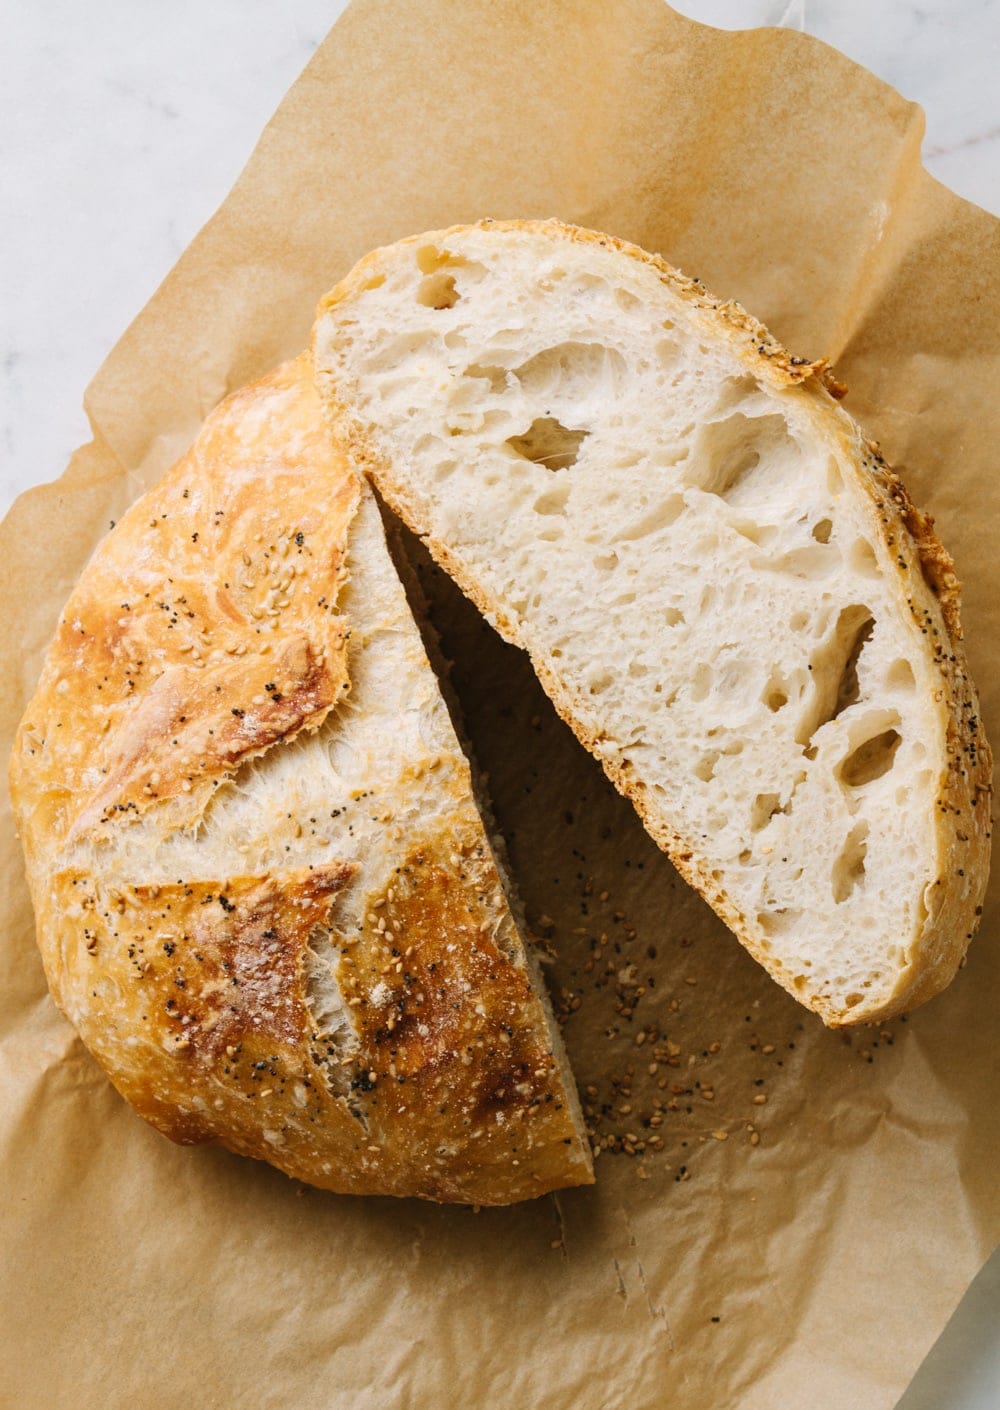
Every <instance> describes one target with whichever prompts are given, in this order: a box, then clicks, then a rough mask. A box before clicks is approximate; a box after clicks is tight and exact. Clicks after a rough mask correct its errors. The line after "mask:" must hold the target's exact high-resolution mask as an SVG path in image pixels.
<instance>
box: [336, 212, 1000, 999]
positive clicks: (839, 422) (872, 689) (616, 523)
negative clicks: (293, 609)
mask: <svg viewBox="0 0 1000 1410" xmlns="http://www.w3.org/2000/svg"><path fill="white" fill-rule="evenodd" d="M313 351H314V359H315V362H316V366H317V374H318V376H319V379H320V388H321V392H322V394H323V396H324V398H325V400H326V402H327V404H328V406H329V408H330V409H331V411H332V413H333V415H334V417H335V418H336V423H337V424H338V425H339V426H340V428H341V432H342V433H343V434H346V436H347V446H348V449H349V451H350V453H351V454H352V456H353V458H354V459H355V461H356V463H357V464H358V465H359V467H361V468H362V469H364V470H365V471H367V472H368V474H370V476H371V477H372V478H373V479H374V481H375V483H376V485H377V487H378V489H379V490H380V491H381V493H382V494H383V495H384V496H385V498H386V500H387V501H388V503H389V504H390V505H391V507H392V508H393V509H395V510H396V511H397V512H398V513H399V514H400V515H401V516H402V518H403V519H404V520H405V521H406V522H407V523H408V524H409V525H410V527H411V528H412V529H414V530H415V531H416V532H417V533H418V534H419V535H420V536H422V537H423V538H424V539H425V540H426V542H427V544H428V546H429V548H430V550H431V552H432V553H433V554H434V555H435V556H436V558H437V559H438V560H439V561H440V563H441V564H442V565H443V566H444V567H445V568H446V569H447V570H448V572H450V573H451V575H452V576H453V577H454V578H455V580H456V581H457V582H458V584H459V585H460V586H461V587H462V588H463V589H464V591H465V592H466V593H467V594H468V595H469V596H470V597H472V598H473V600H474V601H475V602H476V603H477V604H478V606H479V607H480V609H481V610H482V611H483V612H484V614H485V615H486V616H487V617H488V618H489V620H490V621H491V622H493V623H494V624H495V625H496V626H497V628H498V629H499V630H500V632H501V633H502V634H503V635H504V636H505V637H506V638H507V639H508V640H509V641H512V642H514V643H516V644H518V645H520V646H522V647H524V648H525V649H526V650H527V651H528V652H529V653H530V655H531V659H532V662H533V664H534V666H535V669H536V670H537V672H538V674H539V676H540V677H541V680H542V682H543V684H544V685H545V687H546V689H547V690H548V692H549V694H550V695H551V697H552V700H553V702H554V703H555V705H556V707H557V709H558V710H559V711H560V713H561V714H562V715H563V717H564V718H565V719H566V720H567V721H569V723H570V724H571V725H572V727H573V728H574V730H575V731H576V733H577V735H578V736H579V737H580V739H581V740H582V741H583V743H584V744H585V745H587V746H588V747H589V748H590V749H591V750H592V751H593V753H594V754H595V755H596V756H597V758H598V759H599V760H600V761H601V763H602V764H603V766H604V768H605V769H606V771H607V773H608V775H609V776H610V777H611V779H612V780H613V781H614V782H615V783H616V784H617V786H618V787H619V788H620V789H621V790H622V791H623V792H625V793H626V794H628V795H629V796H630V797H631V798H632V800H633V802H634V803H635V805H636V807H637V809H638V811H639V813H640V814H641V816H642V818H643V820H644V822H645V824H646V826H647V828H648V830H649V831H650V833H651V834H652V836H653V837H654V839H655V840H656V841H657V842H658V843H659V845H660V846H661V847H662V848H663V849H664V850H665V851H666V852H667V853H668V854H669V856H670V857H671V858H672V860H673V861H674V863H675V864H676V865H677V867H678V868H679V869H680V871H681V872H682V873H683V874H684V875H685V876H686V877H687V879H688V880H689V881H691V882H692V883H693V884H694V885H695V886H697V887H698V888H699V890H700V891H701V892H702V894H703V895H704V896H705V897H706V899H707V900H708V901H709V902H710V903H711V905H712V906H714V907H715V909H716V910H717V912H718V913H719V915H720V916H721V917H722V918H723V919H724V920H725V921H726V923H727V924H728V925H729V926H730V927H731V928H732V929H733V930H734V931H735V932H736V934H737V936H738V937H739V939H740V940H741V941H742V942H743V944H744V945H745V946H746V947H747V949H748V950H749V951H750V952H751V954H753V955H754V956H755V957H756V958H757V959H758V960H759V961H760V962H761V963H762V964H763V965H764V966H765V967H766V968H767V970H768V971H769V972H770V973H771V974H772V975H773V976H774V978H775V979H777V980H778V982H779V983H781V984H783V985H784V986H785V987H786V988H787V989H788V990H789V991H790V992H791V993H792V994H794V995H795V996H796V998H798V999H800V1000H801V1001H802V1002H803V1003H805V1004H807V1005H808V1006H809V1007H811V1008H813V1009H814V1010H815V1011H816V1012H817V1013H819V1014H820V1015H821V1016H822V1018H823V1019H824V1020H825V1021H826V1022H827V1023H829V1024H832V1025H840V1024H852V1023H861V1022H867V1021H871V1020H874V1019H881V1018H884V1017H886V1016H888V1015H890V1014H892V1013H895V1012H898V1011H900V1010H902V1009H906V1008H910V1007H913V1006H914V1005H916V1004H919V1003H921V1002H923V1001H924V1000H926V999H927V998H929V997H930V996H931V995H932V994H934V993H935V992H937V991H938V990H939V989H941V988H942V987H943V986H944V985H945V984H947V983H948V981H949V980H950V979H951V977H952V976H953V974H954V973H955V970H956V968H957V967H958V965H959V962H960V961H961V959H962V956H963V954H964V951H965V947H966V942H967V940H968V939H969V937H970V934H971V932H972V931H973V930H974V928H975V924H976V916H977V915H978V911H979V903H980V901H981V899H982V895H983V891H984V887H985V882H986V875H987V867H988V845H989V844H988V832H989V784H990V769H991V761H990V753H989V748H988V746H987V744H986V741H985V739H984V737H983V733H982V729H981V726H980V724H979V719H978V709H977V703H976V695H975V691H974V688H973V686H972V683H971V682H970V680H969V676H968V671H967V669H966V663H965V657H964V654H963V650H962V646H961V631H960V627H959V620H958V587H957V583H956V580H955V576H954V573H953V570H952V564H951V561H950V559H949V558H948V556H947V554H946V553H945V552H944V550H943V549H942V547H941V545H940V543H939V542H938V541H937V539H936V537H935V536H934V533H933V528H932V523H931V521H930V520H929V519H928V518H926V517H925V516H923V515H922V514H920V513H919V512H918V511H917V510H915V509H914V508H913V506H912V505H911V504H910V502H909V500H908V499H907V496H906V493H905V491H904V489H903V487H902V485H901V484H900V482H899V480H898V479H897V478H896V477H895V476H894V475H893V474H892V473H891V471H890V470H889V469H888V468H887V467H886V466H885V464H884V463H883V462H882V460H881V459H880V457H879V455H878V453H877V451H876V450H875V448H874V447H873V446H872V445H871V444H869V443H868V442H866V440H865V438H864V437H863V435H862V433H861V432H860V431H859V429H858V428H857V426H856V425H855V424H854V423H853V422H852V420H851V419H850V417H848V416H847V415H846V414H845V413H844V412H843V411H842V410H841V409H840V408H839V407H838V406H837V405H836V403H835V400H834V399H833V397H832V396H831V393H830V391H829V390H828V388H827V385H825V374H824V371H823V368H822V366H821V365H810V364H807V363H805V362H803V361H802V360H800V359H795V358H792V357H789V356H788V354H787V353H785V352H784V351H783V350H782V349H781V348H780V347H779V346H778V345H777V344H776V343H775V342H774V340H773V339H772V338H771V337H770V336H769V334H768V333H767V332H766V330H765V329H764V328H762V327H761V326H760V325H759V324H757V323H756V322H755V321H754V320H753V319H751V318H750V317H748V316H747V315H746V314H745V313H744V312H743V310H742V309H740V308H738V307H736V306H734V305H720V304H719V303H717V302H716V301H715V300H713V299H712V298H710V297H709V295H708V294H707V293H706V292H705V290H704V289H703V288H702V287H701V285H700V284H698V283H696V282H692V281H689V280H687V279H685V278H684V277H683V276H681V275H680V274H678V273H677V272H676V271H675V270H673V269H671V268H670V267H669V266H667V265H666V264H664V263H663V262H662V261H660V260H659V259H657V258H655V257H653V256H650V255H647V254H645V253H644V252H643V251H641V250H639V249H637V248H635V247H633V246H629V245H625V244H623V243H621V242H619V241H617V240H614V239H612V238H610V237H608V236H604V235H599V234H595V233H593V232H589V231H584V230H579V229H575V228H571V227H567V226H564V225H560V224H558V223H556V222H552V221H550V222H535V223H533V222H508V223H504V222H499V223H495V222H489V221H488V222H483V223H482V224H480V225H477V226H471V227H462V228H455V229H451V230H446V231H441V232H435V233H430V234H426V235H421V236H417V237H414V238H413V239H410V240H405V241H402V242H401V243H399V244H397V245H394V246H392V247H390V248H387V249H383V250H379V251H376V252H375V253H373V254H371V255H369V256H368V257H367V258H366V259H364V260H362V262H361V263H360V264H359V265H358V266H357V267H356V268H355V269H354V271H353V272H352V273H351V274H350V275H349V276H348V277H347V278H346V279H345V280H344V281H343V282H342V283H341V284H339V285H338V286H337V287H336V288H335V289H334V290H333V291H332V292H331V293H330V294H329V295H328V296H327V298H326V299H325V300H324V302H323V303H322V305H321V307H320V312H319V317H318V320H317V324H316V327H315V332H314V341H313ZM835 390H836V388H835Z"/></svg>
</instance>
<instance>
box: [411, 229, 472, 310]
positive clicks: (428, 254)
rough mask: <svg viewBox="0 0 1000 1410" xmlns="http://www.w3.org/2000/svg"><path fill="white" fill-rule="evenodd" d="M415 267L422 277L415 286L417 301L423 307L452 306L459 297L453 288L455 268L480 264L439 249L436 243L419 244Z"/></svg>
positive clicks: (468, 267)
mask: <svg viewBox="0 0 1000 1410" xmlns="http://www.w3.org/2000/svg"><path fill="white" fill-rule="evenodd" d="M417 268H418V269H419V270H420V273H421V274H422V275H424V278H423V279H422V280H421V281H420V283H419V284H418V286H417V303H418V304H422V305H423V307H424V308H437V309H444V308H454V306H455V304H457V303H458V301H459V299H460V298H461V294H460V293H459V292H458V290H457V289H456V288H455V275H454V272H453V271H454V270H456V269H473V268H475V269H477V270H479V271H480V272H482V265H474V263H473V261H471V260H467V259H465V258H463V256H462V255H453V254H452V253H451V252H450V250H439V249H438V248H437V246H436V245H421V247H420V249H419V250H417Z"/></svg>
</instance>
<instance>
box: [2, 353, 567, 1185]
mask: <svg viewBox="0 0 1000 1410" xmlns="http://www.w3.org/2000/svg"><path fill="white" fill-rule="evenodd" d="M10 778H11V792H12V797H13V801H14V808H15V813H16V817H17V820H18V824H19V830H20V834H21V838H22V841H23V844H24V848H25V853H26V857H27V863H28V876H29V880H30V884H31V890H32V895H33V899H34V904H35V911H36V916H37V922H38V941H39V945H40V948H41V952H42V957H43V960H44V963H45V969H46V974H47V976H48V980H49V984H50V986H51V989H52V992H53V994H54V995H55V997H56V999H57V1001H58V1003H59V1004H60V1006H61V1007H62V1008H63V1010H64V1011H65V1013H66V1014H67V1016H68V1017H69V1019H70V1020H71V1022H72V1023H73V1024H74V1025H75V1026H76V1028H77V1029H78V1031H79V1033H80V1035H81V1037H82V1038H83V1041H84V1042H85V1043H86V1044H87V1046H88V1047H89V1048H90V1049H91V1051H92V1052H93V1054H94V1055H95V1057H96V1058H97V1059H98V1061H99V1062H100V1063H101V1065H102V1066H103V1067H104V1068H105V1070H106V1071H107V1073H108V1075H109V1076H110V1078H111V1080H112V1081H113V1082H114V1084H115V1085H116V1086H117V1087H118V1089H119V1090H120V1091H121V1092H122V1093H123V1094H124V1096H126V1097H127V1098H128V1100H129V1101H130V1102H131V1103H132V1104H133V1105H134V1106H135V1107H136V1109H137V1110H138V1111H139V1112H140V1113H141V1114H142V1115H143V1116H144V1117H146V1119H147V1120H149V1121H150V1122H152V1123H153V1125H154V1126H156V1127H158V1128H159V1129H160V1130H161V1131H163V1132H165V1133H166V1134H167V1135H168V1136H171V1137H172V1138H173V1139H174V1140H177V1141H181V1142H200V1141H208V1140H215V1141H220V1142H222V1143H223V1144H224V1145H226V1146H228V1147H230V1148H231V1149H232V1150H234V1151H237V1152H240V1153H242V1154H244V1155H250V1156H257V1157H262V1158H264V1159H266V1160H268V1161H270V1162H271V1163H272V1164H274V1165H276V1166H278V1167H279V1168H280V1169H282V1170H284V1171H286V1172H287V1173H288V1174H289V1175H293V1176H296V1177H298V1178H299V1179H302V1180H305V1181H308V1182H310V1183H312V1184H314V1185H319V1186H323V1187H325V1188H327V1189H331V1190H340V1191H346V1192H351V1193H369V1194H391V1195H418V1196H422V1197H424V1198H428V1199H435V1200H457V1201H470V1202H475V1203H482V1204H503V1203H508V1202H511V1201H514V1200H519V1199H524V1198H527V1197H529V1196H532V1195H536V1194H540V1193H542V1192H544V1191H546V1190H549V1189H553V1188H555V1187H558V1186H563V1185H572V1184H579V1183H585V1182H589V1181H590V1180H591V1179H592V1171H591V1163H590V1152H589V1147H588V1145H587V1141H586V1136H585V1134H584V1132H583V1128H582V1122H581V1118H580V1113H579V1107H578V1104H577V1100H576V1096H575V1093H574V1089H573V1085H572V1081H571V1079H570V1078H569V1076H568V1073H567V1071H566V1069H565V1067H564V1065H563V1058H562V1049H561V1044H560V1040H559V1036H558V1032H557V1030H556V1028H555V1025H554V1023H553V1022H552V1019H551V1015H550V1014H549V1012H548V1009H547V1002H546V999H545V995H544V987H543V986H542V985H541V983H540V982H539V979H538V975H537V972H536V969H535V965H534V961H533V959H532V955H531V950H530V947H529V946H527V945H526V943H525V941H524V939H523V937H522V935H521V934H520V933H519V931H518V927H517V925H516V923H515V920H514V917H513V915H512V912H511V908H510V904H509V902H508V899H507V896H506V894H505V890H504V885H503V882H502V878H501V876H500V873H499V871H498V868H497V863H496V861H495V859H494V856H493V852H492V850H491V846H490V842H489V838H488V836H487V833H486V831H485V829H484V826H483V823H482V821H481V818H480V816H479V813H478V811H477V809H476V806H475V803H474V800H473V795H472V789H471V780H470V773H469V767H468V764H467V762H466V760H465V758H464V756H463V754H462V752H461V750H460V748H459V745H458V742H457V739H456V737H455V732H454V729H453V726H452V724H451V721H450V718H449V716H448V712H447V709H446V707H445V705H444V703H443V700H442V697H441V694H440V691H439V689H438V685H437V682H436V679H435V677H434V675H433V673H432V671H431V669H430V666H429V665H428V661H427V658H426V655H425V652H424V649H423V646H422V643H421V639H420V635H419V632H418V629H417V626H416V624H415V622H414V619H413V617H412V615H411V612H410V609H409V607H408V605H407V601H406V597H405V595H404V592H403V589H402V587H401V584H400V581H399V578H398V577H397V575H396V573H395V571H394V569H393V566H392V562H391V559H390V557H389V554H388V550H387V547H386V542H385V539H384V536H383V531H382V525H381V521H380V518H379V514H378V509H377V506H376V505H375V503H374V501H373V498H372V495H371V492H370V491H369V490H367V489H366V488H363V487H362V484H361V482H359V481H358V480H357V478H356V477H355V476H354V475H353V473H352V472H351V470H350V468H349V466H348V464H347V462H346V460H345V458H344V457H343V456H342V455H341V454H340V453H339V452H336V451H334V450H333V449H332V447H331V445H330V441H329V437H328V435H327V432H326V429H325V427H324V425H323V421H322V417H321V413H320V407H319V402H318V398H317V397H316V394H315V391H314V389H313V386H312V378H311V368H310V366H309V362H308V359H307V358H301V359H299V360H297V361H296V362H293V363H290V364H288V365H286V366H285V367H283V368H280V369H279V370H278V371H277V372H275V373H274V374H272V375H271V376H270V377H267V378H265V379H264V380H263V381H261V382H258V383H257V384H256V385H254V386H252V387H249V388H247V389H245V390H244V391H242V392H238V393H237V394H235V395H234V396H232V397H230V398H229V399H228V400H227V401H226V402H224V403H223V404H222V405H221V406H220V407H219V408H218V409H217V410H216V411H215V412H214V413H213V414H212V415H211V416H210V417H209V418H208V420H207V422H206V424H205V426H204V428H203V430H202V431H201V433H200V435H199V436H198V438H197V440H196V441H195V443H194V446H193V447H192V449H191V451H190V453H189V454H188V455H187V456H185V458H184V459H183V460H182V461H180V463H179V464H178V465H177V466H176V467H175V468H174V469H173V470H172V471H171V472H170V473H169V474H168V475H167V476H166V478H165V479H164V480H163V481H162V483H161V484H160V485H158V486H157V487H156V488H155V489H154V490H152V491H151V492H150V493H149V494H147V495H146V496H144V497H143V498H142V499H141V500H140V501H139V502H138V503H137V504H135V505H134V506H133V507H132V509H131V510H130V511H129V512H128V513H127V514H126V515H125V517H124V518H123V519H122V520H121V522H120V523H119V524H118V526H117V527H116V528H115V529H114V530H113V532H112V533H111V534H110V535H109V536H108V537H107V538H106V539H105V541H104V542H103V543H102V544H101V546H100V547H99V548H98V550H97V552H96V554H95V556H94V557H93V559H92V560H91V562H90V564H89V565H88V567H87V568H86V570H85V572H84V574H83V576H82V578H81V580H80V582H79V584H78V586H77V587H76V589H75V591H74V592H73V595H72V597H71V598H70V601H69V603H68V605H67V607H66V610H65V612H64V614H63V616H62V619H61V621H60V623H59V627H58V631H57V634H56V637H55V640H54V642H53V644H52V646H51V648H50V650H49V652H48V655H47V658H46V661H45V666H44V670H43V673H42V678H41V682H40V684H39V687H38V691H37V693H36V695H35V697H34V699H33V700H32V702H31V704H30V706H29V707H28V710H27V713H26V715H25V717H24V720H23V723H22V725H21V727H20V731H19V733H18V736H17V740H16V744H15V748H14V752H13V757H12V761H11V775H10Z"/></svg>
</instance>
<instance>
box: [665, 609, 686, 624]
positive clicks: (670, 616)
mask: <svg viewBox="0 0 1000 1410" xmlns="http://www.w3.org/2000/svg"><path fill="white" fill-rule="evenodd" d="M663 621H664V623H665V625H666V626H668V627H679V626H681V625H682V624H683V622H684V613H683V612H682V611H681V609H680V608H679V607H665V608H664V609H663Z"/></svg>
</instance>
